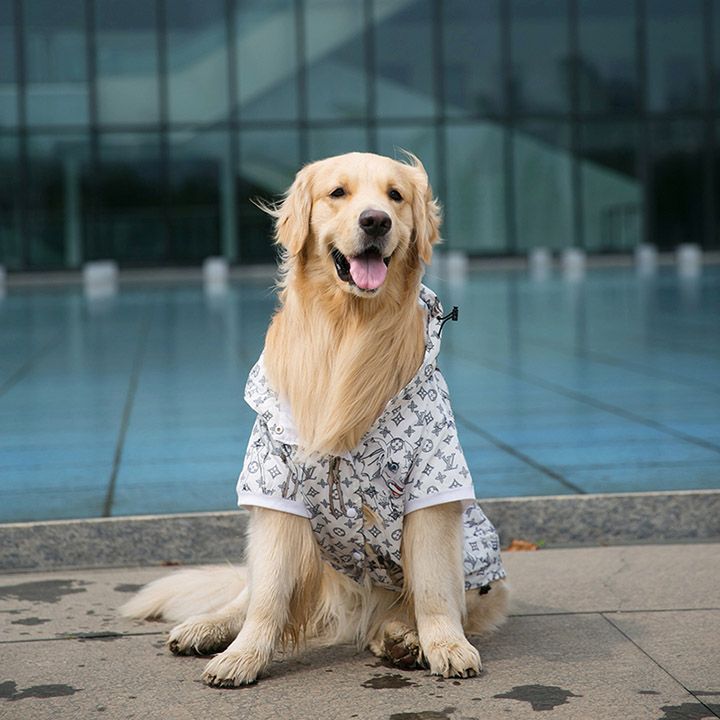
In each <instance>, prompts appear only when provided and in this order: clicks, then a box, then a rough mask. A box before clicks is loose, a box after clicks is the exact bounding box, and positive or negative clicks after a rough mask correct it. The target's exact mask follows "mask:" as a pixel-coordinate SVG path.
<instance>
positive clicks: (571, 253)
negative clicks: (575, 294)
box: [561, 248, 585, 280]
mask: <svg viewBox="0 0 720 720" xmlns="http://www.w3.org/2000/svg"><path fill="white" fill-rule="evenodd" d="M561 262H562V269H563V275H564V276H565V277H566V278H567V279H568V280H580V279H582V278H583V277H584V276H585V251H584V250H580V249H579V248H565V250H563V252H562V261H561Z"/></svg>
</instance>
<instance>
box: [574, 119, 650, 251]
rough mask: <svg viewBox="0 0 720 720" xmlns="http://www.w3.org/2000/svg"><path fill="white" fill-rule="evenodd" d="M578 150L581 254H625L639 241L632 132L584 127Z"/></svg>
mask: <svg viewBox="0 0 720 720" xmlns="http://www.w3.org/2000/svg"><path fill="white" fill-rule="evenodd" d="M580 145H581V152H580V156H581V160H580V170H581V173H582V193H583V195H582V198H583V240H584V245H585V248H586V249H587V250H588V251H589V252H596V251H604V250H611V251H621V252H628V251H630V250H631V249H632V248H634V247H635V246H636V245H638V244H639V243H641V242H642V238H643V232H642V219H643V187H642V183H641V180H640V178H639V175H638V164H637V158H638V149H637V148H638V129H637V126H636V125H635V124H634V123H603V122H598V123H588V124H587V125H582V126H581V128H580Z"/></svg>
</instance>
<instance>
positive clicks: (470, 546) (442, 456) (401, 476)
mask: <svg viewBox="0 0 720 720" xmlns="http://www.w3.org/2000/svg"><path fill="white" fill-rule="evenodd" d="M420 302H421V305H422V306H423V308H424V309H425V310H426V346H425V356H424V358H423V363H422V365H421V366H420V369H419V370H418V372H417V373H416V375H415V377H414V378H413V379H412V380H411V381H410V382H409V383H408V384H407V385H406V386H405V387H404V388H403V389H402V390H401V391H400V392H399V393H398V394H397V395H396V396H395V397H394V398H392V399H391V400H390V402H389V403H388V404H387V406H386V407H385V410H384V411H383V413H382V414H381V415H380V417H379V418H378V419H377V421H376V422H375V423H374V424H373V425H372V427H371V428H370V430H369V431H368V432H367V434H366V435H365V437H364V438H363V439H362V440H361V441H360V443H359V444H358V446H357V447H356V448H354V449H353V450H352V451H351V452H349V453H345V454H344V455H342V456H329V455H319V454H314V455H310V456H307V455H302V454H301V453H300V452H299V451H298V448H297V435H296V431H295V428H294V425H293V422H292V417H291V414H290V412H289V410H288V408H287V405H286V404H285V403H284V402H283V401H282V399H281V398H279V397H278V395H277V393H275V391H274V390H273V389H272V388H271V387H270V386H269V384H268V381H267V378H266V376H265V370H264V364H263V358H262V356H261V357H260V359H259V360H258V362H257V363H256V365H255V367H253V369H252V371H251V372H250V376H249V378H248V382H247V386H246V388H245V400H246V402H247V403H248V404H249V405H250V406H251V407H252V408H253V409H254V410H255V411H256V412H257V413H258V415H257V418H256V420H255V425H254V427H253V430H252V433H251V436H250V441H249V443H248V449H247V453H246V455H245V462H244V465H243V469H242V472H241V473H240V477H239V479H238V483H237V492H238V504H239V505H260V506H263V507H270V508H274V509H278V510H283V511H285V512H290V513H294V514H297V515H302V516H304V517H307V518H309V519H310V523H311V525H312V528H313V531H314V532H315V535H316V537H317V539H318V542H319V544H320V547H321V550H322V554H323V556H324V558H325V559H326V560H327V562H329V563H330V564H331V565H332V566H333V567H334V568H335V569H336V570H338V571H340V572H343V573H345V574H346V575H348V576H350V577H351V578H353V579H354V580H356V581H358V582H362V581H363V579H364V578H365V576H366V575H367V576H369V577H370V579H371V580H372V582H373V583H375V584H377V585H381V586H383V587H386V588H390V589H394V590H399V589H401V588H402V582H403V575H402V562H401V557H400V545H401V541H402V525H403V517H404V516H405V515H406V514H407V513H409V512H413V511H414V510H418V509H420V508H423V507H428V506H430V505H437V504H441V503H445V502H450V501H453V500H460V501H463V502H464V503H465V504H466V508H465V511H464V515H463V521H464V535H465V545H464V569H465V586H466V588H467V589H473V588H481V587H485V586H487V585H488V584H490V583H491V582H494V581H495V580H499V579H501V578H503V577H504V576H505V572H504V570H503V567H502V564H501V561H500V553H499V542H498V537H497V533H496V532H495V528H494V527H493V526H492V524H491V523H490V521H489V520H488V519H487V517H486V516H485V515H484V513H483V512H482V510H481V509H480V507H479V506H478V505H477V504H476V503H475V502H474V500H475V493H474V489H473V485H472V478H471V477H470V472H469V470H468V467H467V463H466V461H465V456H464V454H463V451H462V448H461V447H460V442H459V440H458V436H457V430H456V427H455V419H454V416H453V413H452V409H451V407H450V402H449V397H448V389H447V385H446V383H445V379H444V378H443V376H442V374H441V372H440V370H439V369H438V367H437V363H436V359H437V355H438V352H439V349H440V325H441V322H440V319H441V316H442V307H441V306H440V302H439V301H438V299H437V297H436V296H435V295H434V293H432V291H430V290H429V289H428V288H426V287H425V286H421V290H420ZM363 506H365V509H366V512H363ZM368 510H369V511H370V513H367V511H368ZM370 518H374V519H370Z"/></svg>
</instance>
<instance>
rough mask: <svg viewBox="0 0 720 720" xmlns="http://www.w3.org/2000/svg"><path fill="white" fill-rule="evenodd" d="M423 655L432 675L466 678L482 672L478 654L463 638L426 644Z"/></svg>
mask: <svg viewBox="0 0 720 720" xmlns="http://www.w3.org/2000/svg"><path fill="white" fill-rule="evenodd" d="M423 654H424V656H425V660H426V661H427V664H428V665H429V666H430V672H431V673H432V674H433V675H442V676H443V677H446V678H447V677H459V678H467V677H474V676H475V675H478V674H479V673H480V671H481V670H482V662H481V660H480V653H479V652H478V651H477V648H475V647H474V646H473V645H471V644H470V643H469V642H468V641H467V639H466V638H464V637H461V638H452V639H449V640H446V641H436V642H431V643H428V645H427V646H426V647H423Z"/></svg>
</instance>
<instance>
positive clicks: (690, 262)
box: [675, 243, 702, 278]
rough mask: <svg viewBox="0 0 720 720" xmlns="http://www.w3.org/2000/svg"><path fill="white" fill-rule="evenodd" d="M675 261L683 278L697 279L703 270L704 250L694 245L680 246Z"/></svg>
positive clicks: (685, 244) (676, 251) (684, 244)
mask: <svg viewBox="0 0 720 720" xmlns="http://www.w3.org/2000/svg"><path fill="white" fill-rule="evenodd" d="M675 260H676V262H677V269H678V273H679V274H680V276H681V277H687V278H692V277H697V276H698V275H699V274H700V270H701V269H702V249H701V248H700V246H699V245H695V244H694V243H683V244H682V245H678V246H677V249H676V250H675Z"/></svg>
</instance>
